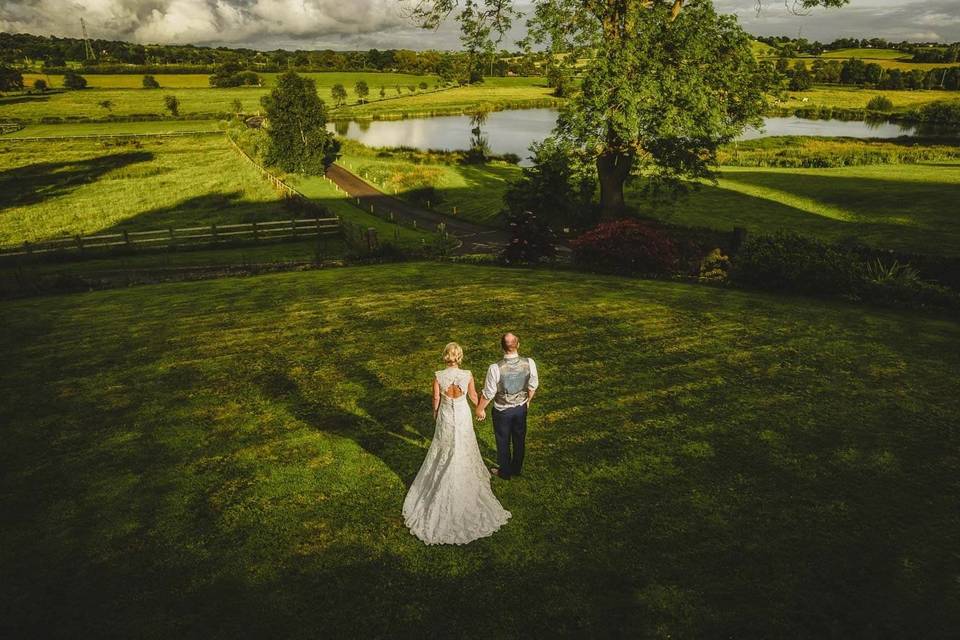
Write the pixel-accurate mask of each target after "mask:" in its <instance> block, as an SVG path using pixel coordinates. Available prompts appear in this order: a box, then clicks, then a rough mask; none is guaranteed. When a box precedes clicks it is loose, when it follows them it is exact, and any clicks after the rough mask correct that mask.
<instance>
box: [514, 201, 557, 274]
mask: <svg viewBox="0 0 960 640" xmlns="http://www.w3.org/2000/svg"><path fill="white" fill-rule="evenodd" d="M506 220H507V229H508V230H509V231H510V240H509V242H507V246H506V247H505V248H504V249H503V253H502V254H501V257H502V258H503V260H504V261H505V262H506V263H507V264H535V263H537V262H541V261H544V260H549V259H551V258H553V257H554V255H556V242H557V241H556V234H555V233H554V232H553V229H551V227H550V224H549V221H548V220H547V219H546V218H544V217H543V216H540V215H537V214H536V213H535V212H533V211H529V210H528V211H517V212H512V211H511V212H509V213H507V216H506Z"/></svg>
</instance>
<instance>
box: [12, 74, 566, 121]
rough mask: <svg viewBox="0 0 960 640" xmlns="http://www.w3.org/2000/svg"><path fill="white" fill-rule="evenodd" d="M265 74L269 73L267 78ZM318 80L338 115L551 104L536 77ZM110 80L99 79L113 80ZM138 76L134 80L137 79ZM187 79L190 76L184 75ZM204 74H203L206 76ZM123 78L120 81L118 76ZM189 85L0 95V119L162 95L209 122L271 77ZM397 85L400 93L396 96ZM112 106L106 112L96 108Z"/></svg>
mask: <svg viewBox="0 0 960 640" xmlns="http://www.w3.org/2000/svg"><path fill="white" fill-rule="evenodd" d="M268 75H269V74H268ZM305 75H308V76H310V77H314V78H315V79H316V80H317V92H318V93H319V94H320V97H321V98H323V99H324V100H326V101H327V103H328V104H330V105H332V100H331V99H330V88H331V87H332V86H333V85H334V84H335V83H343V84H344V86H345V87H346V88H347V91H348V94H349V98H348V104H347V106H346V108H343V109H339V110H338V112H337V114H338V117H344V118H346V117H363V118H369V117H383V116H390V117H400V116H403V115H409V114H415V113H426V112H437V113H459V112H461V111H464V110H466V109H469V108H472V107H474V106H476V105H477V104H479V103H480V102H489V103H491V104H494V105H501V106H508V105H514V106H516V105H528V104H531V103H538V102H539V101H544V100H551V97H550V92H551V91H552V90H551V89H549V88H548V87H547V86H546V84H545V83H544V81H543V80H542V79H541V78H490V79H489V80H488V81H487V82H485V83H484V84H482V85H474V86H467V87H458V88H453V89H444V90H441V91H434V90H433V89H434V86H435V85H436V82H437V79H436V78H435V77H433V76H408V75H404V74H393V73H379V74H378V73H330V74H322V73H320V74H305ZM112 77H113V76H103V78H112ZM137 77H138V78H139V76H137ZM187 77H191V76H187ZM205 77H206V76H204V78H205ZM123 78H125V77H123ZM361 79H363V80H365V81H366V82H367V83H368V85H369V86H370V96H369V98H368V100H369V102H368V103H366V104H364V105H359V106H357V105H356V100H357V98H356V96H355V95H354V93H353V86H354V84H355V83H356V81H357V80H361ZM420 82H427V83H428V85H429V90H428V91H421V90H420V89H419V88H418V89H417V90H416V91H415V92H414V93H411V92H410V91H409V89H408V85H419V83H420ZM183 84H185V85H189V86H187V87H182V88H165V89H159V90H156V89H138V88H89V89H85V90H83V91H63V92H51V93H46V94H29V95H27V94H24V95H10V96H5V97H0V117H2V118H10V119H17V120H21V121H24V122H39V121H40V120H41V119H42V118H54V117H55V118H92V119H97V118H107V117H111V116H132V115H137V114H152V115H169V113H168V112H167V111H166V108H165V106H164V101H163V98H164V96H165V95H175V96H176V97H177V98H178V99H179V100H180V114H181V115H182V116H184V117H187V118H201V119H202V118H209V116H210V114H218V113H230V112H232V111H233V110H234V107H233V101H234V100H239V101H240V103H241V105H242V108H243V110H244V111H245V112H256V111H258V110H259V109H260V98H261V96H263V95H265V94H266V93H268V92H269V90H270V87H271V86H272V85H273V79H272V78H270V77H267V78H265V86H264V87H237V88H232V89H214V88H210V87H206V86H194V85H193V84H192V81H191V80H185V81H183ZM381 86H383V87H384V88H385V89H386V99H381V98H380V95H379V92H380V87H381ZM397 87H399V88H400V90H401V92H400V93H397V90H396V89H397ZM105 100H109V101H110V102H111V106H110V108H109V109H107V108H105V107H103V106H101V103H102V102H103V101H105Z"/></svg>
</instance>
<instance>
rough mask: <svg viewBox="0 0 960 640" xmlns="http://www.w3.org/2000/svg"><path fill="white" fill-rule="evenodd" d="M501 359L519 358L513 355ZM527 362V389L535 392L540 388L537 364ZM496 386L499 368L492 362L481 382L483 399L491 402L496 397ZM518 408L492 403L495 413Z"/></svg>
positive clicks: (516, 405) (514, 405) (528, 359)
mask: <svg viewBox="0 0 960 640" xmlns="http://www.w3.org/2000/svg"><path fill="white" fill-rule="evenodd" d="M503 357H504V358H519V357H520V356H519V355H518V354H516V353H515V354H512V355H505V356H503ZM527 361H528V362H529V363H530V382H529V383H528V384H527V388H528V389H533V390H536V389H537V387H539V386H540V376H539V375H537V363H536V362H534V361H533V358H527ZM498 384H500V367H499V366H497V363H496V362H494V363H493V364H492V365H490V366H489V367H488V368H487V378H486V380H484V381H483V397H484V398H486V399H487V400H493V399H494V398H495V397H496V396H497V385H498ZM519 406H520V405H519V404H501V403H499V402H496V401H494V403H493V408H494V409H496V410H497V411H504V410H505V409H512V408H513V407H519Z"/></svg>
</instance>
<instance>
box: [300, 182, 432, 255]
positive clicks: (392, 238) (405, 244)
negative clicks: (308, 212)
mask: <svg viewBox="0 0 960 640" xmlns="http://www.w3.org/2000/svg"><path fill="white" fill-rule="evenodd" d="M287 180H288V182H289V184H290V185H291V186H294V187H295V188H296V189H297V190H298V191H300V193H302V194H303V195H305V196H307V197H308V198H311V199H313V200H316V201H318V202H320V203H322V204H323V205H324V206H325V207H327V208H328V209H329V210H330V211H331V212H333V213H334V214H335V215H338V216H340V217H341V218H343V219H345V220H349V221H350V222H353V223H354V224H358V225H361V226H362V227H364V228H367V229H370V228H373V229H376V230H377V237H378V238H379V239H380V240H381V241H382V242H389V243H391V244H395V245H397V246H399V247H402V248H406V249H418V248H422V247H423V246H425V245H430V244H431V243H433V242H435V241H436V234H433V233H428V232H426V231H415V230H413V229H412V228H408V227H405V226H401V225H397V224H393V223H391V222H388V221H387V220H384V219H382V218H378V217H377V216H375V215H373V214H371V213H369V212H367V211H364V210H362V209H360V208H359V207H358V206H356V205H355V204H354V203H353V202H352V201H351V200H350V199H349V198H347V196H346V194H345V193H344V192H342V191H338V190H337V188H336V186H335V185H334V184H333V183H331V182H330V181H329V180H327V179H326V178H324V177H322V176H302V175H289V176H287Z"/></svg>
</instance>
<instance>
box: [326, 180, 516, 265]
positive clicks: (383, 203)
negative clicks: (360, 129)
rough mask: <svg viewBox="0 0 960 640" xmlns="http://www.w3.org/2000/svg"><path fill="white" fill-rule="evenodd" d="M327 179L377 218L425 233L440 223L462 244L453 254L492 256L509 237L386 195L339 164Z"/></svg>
mask: <svg viewBox="0 0 960 640" xmlns="http://www.w3.org/2000/svg"><path fill="white" fill-rule="evenodd" d="M327 177H328V178H330V179H331V180H332V181H333V182H334V183H335V184H336V185H337V186H338V187H340V188H341V189H343V190H344V191H345V192H346V193H347V195H349V196H350V197H351V198H359V199H360V206H362V207H363V208H364V209H365V210H367V211H369V210H370V206H371V205H373V208H374V211H376V212H377V213H378V214H380V215H384V214H388V213H391V212H392V213H393V215H394V217H395V218H396V219H397V220H400V221H403V222H406V223H408V224H409V223H412V222H413V221H414V220H415V221H416V222H417V226H418V227H419V228H421V229H424V230H427V231H432V230H435V229H436V228H437V225H438V224H440V223H441V222H443V223H446V225H447V232H448V233H450V234H451V235H453V236H454V237H456V239H457V240H459V241H461V242H462V245H461V246H460V247H458V248H457V249H456V250H455V252H454V253H493V252H496V251H499V250H500V249H502V248H503V247H504V246H505V245H506V243H507V240H508V238H509V236H508V234H507V232H506V231H504V230H502V229H491V228H490V227H484V226H481V225H478V224H473V223H472V222H467V221H466V220H460V219H458V218H456V217H454V216H447V215H442V214H439V213H435V212H433V211H429V210H426V209H421V208H420V207H417V206H416V205H413V204H410V203H409V202H404V201H403V200H400V199H399V198H394V197H393V196H389V195H387V194H385V193H383V192H382V191H380V190H378V189H377V188H376V187H374V186H373V185H371V184H370V183H368V182H366V181H364V180H363V179H361V178H360V177H358V176H356V175H354V174H353V173H350V172H349V171H347V170H346V169H344V168H343V167H341V166H340V165H338V164H335V165H332V166H331V167H330V168H329V169H328V170H327Z"/></svg>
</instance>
